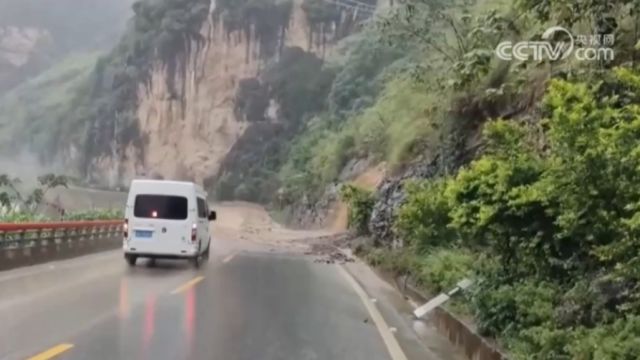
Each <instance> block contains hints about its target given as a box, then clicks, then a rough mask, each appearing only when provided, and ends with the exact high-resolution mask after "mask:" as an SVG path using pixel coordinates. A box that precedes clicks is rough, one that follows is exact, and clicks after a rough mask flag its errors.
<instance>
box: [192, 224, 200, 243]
mask: <svg viewBox="0 0 640 360" xmlns="http://www.w3.org/2000/svg"><path fill="white" fill-rule="evenodd" d="M197 233H198V225H197V224H193V226H192V227H191V241H193V242H195V241H196V235H197Z"/></svg>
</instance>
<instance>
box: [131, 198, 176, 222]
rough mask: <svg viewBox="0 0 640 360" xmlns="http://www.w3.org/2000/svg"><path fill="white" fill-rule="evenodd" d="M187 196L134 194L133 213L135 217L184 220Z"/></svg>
mask: <svg viewBox="0 0 640 360" xmlns="http://www.w3.org/2000/svg"><path fill="white" fill-rule="evenodd" d="M187 208H188V206H187V198H186V197H182V196H167V195H138V196H136V201H135V205H134V208H133V215H134V216H135V217H137V218H147V219H166V220H186V219H187V212H188V209H187Z"/></svg>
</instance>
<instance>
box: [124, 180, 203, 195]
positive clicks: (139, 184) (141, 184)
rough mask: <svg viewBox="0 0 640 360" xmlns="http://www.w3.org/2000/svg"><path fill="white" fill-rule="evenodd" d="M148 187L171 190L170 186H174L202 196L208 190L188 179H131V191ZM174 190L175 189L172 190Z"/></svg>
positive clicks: (156, 189)
mask: <svg viewBox="0 0 640 360" xmlns="http://www.w3.org/2000/svg"><path fill="white" fill-rule="evenodd" d="M143 188H144V189H146V190H150V191H165V190H169V188H173V189H174V190H177V189H182V191H195V192H196V193H199V194H201V195H202V196H207V194H206V191H205V190H204V189H203V188H202V186H200V185H198V184H196V183H193V182H188V181H173V180H146V179H135V180H133V181H131V187H130V188H129V192H131V191H136V192H137V191H139V190H141V189H143ZM170 191H173V190H170Z"/></svg>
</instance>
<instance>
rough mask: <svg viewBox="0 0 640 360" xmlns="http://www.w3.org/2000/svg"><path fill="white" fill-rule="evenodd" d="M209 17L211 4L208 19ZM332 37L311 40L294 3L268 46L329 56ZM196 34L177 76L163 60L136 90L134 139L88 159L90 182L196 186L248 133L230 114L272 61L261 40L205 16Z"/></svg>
mask: <svg viewBox="0 0 640 360" xmlns="http://www.w3.org/2000/svg"><path fill="white" fill-rule="evenodd" d="M214 11H215V9H214V5H212V9H211V12H212V14H213V13H214ZM335 31H336V29H324V30H323V31H322V33H321V34H322V35H321V36H324V37H325V38H324V39H320V40H318V36H319V35H314V34H317V32H315V31H312V27H311V26H309V24H308V23H307V17H306V16H305V13H304V10H303V9H302V6H301V1H294V3H293V6H292V8H291V13H290V16H289V23H288V24H287V25H286V27H284V28H283V31H282V34H281V35H280V36H279V37H278V39H277V42H278V43H277V44H276V46H275V48H283V47H284V46H298V47H301V48H303V49H307V50H309V51H313V52H315V53H316V54H318V55H319V56H320V55H323V54H324V53H326V52H327V51H329V50H330V47H331V45H330V44H331V40H332V38H333V37H332V32H335ZM201 34H202V35H203V39H204V41H202V42H199V43H195V42H194V43H193V44H191V46H190V51H188V52H187V53H186V55H184V56H183V58H181V59H178V64H179V65H178V66H177V67H176V68H178V69H179V71H175V68H170V67H169V66H167V64H166V62H161V61H157V62H156V63H155V65H154V66H153V69H152V71H151V75H150V80H149V81H148V82H147V83H144V84H141V85H140V86H139V90H138V107H137V110H136V112H137V114H136V115H137V121H138V124H137V125H138V130H139V137H140V140H141V141H139V142H137V144H135V145H134V144H131V145H127V147H126V149H122V148H119V146H118V144H113V149H114V151H113V152H112V153H111V154H107V155H103V156H101V157H100V158H98V159H94V160H93V164H92V167H91V168H92V170H91V172H92V174H91V176H92V177H93V178H96V179H107V180H108V183H109V184H108V185H110V186H115V185H118V184H126V183H128V182H129V180H130V179H131V178H133V177H136V176H148V177H161V178H171V179H185V180H186V179H189V180H195V181H197V182H200V183H202V182H203V181H204V180H205V179H206V178H208V177H211V176H212V175H215V174H216V173H217V171H218V169H219V167H220V164H221V162H222V161H223V159H224V158H225V156H226V155H227V153H228V152H229V150H230V149H231V148H232V147H233V145H234V144H235V143H236V141H237V140H238V139H239V138H240V137H241V136H242V135H243V133H244V132H245V130H246V129H247V127H248V123H247V122H245V121H244V119H241V118H239V117H238V116H237V115H236V113H234V97H235V95H236V92H237V88H238V84H239V83H240V81H241V80H243V79H247V78H255V77H257V76H258V75H259V74H260V71H261V69H263V68H264V66H265V64H266V63H267V62H268V61H272V60H274V59H273V57H272V58H271V59H270V58H265V56H264V49H261V46H262V44H263V43H264V42H262V41H261V39H260V34H258V33H257V31H256V29H254V28H251V29H250V30H249V31H247V28H243V29H240V30H238V29H229V28H228V27H225V23H224V22H220V21H216V19H215V16H211V17H210V18H209V20H208V21H206V22H205V23H204V24H203V27H202V31H201ZM327 44H328V45H327ZM325 45H326V46H325ZM277 56H278V54H277V52H276V54H275V55H274V57H277ZM276 108H277V104H272V105H271V106H270V111H268V112H269V113H271V115H273V113H274V112H275V111H273V109H276ZM270 117H271V116H267V119H268V118H270Z"/></svg>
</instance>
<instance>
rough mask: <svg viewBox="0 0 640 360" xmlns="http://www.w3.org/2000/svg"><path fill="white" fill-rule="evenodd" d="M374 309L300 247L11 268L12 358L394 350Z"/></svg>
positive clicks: (115, 255)
mask: <svg viewBox="0 0 640 360" xmlns="http://www.w3.org/2000/svg"><path fill="white" fill-rule="evenodd" d="M365 319H369V314H368V312H367V309H366V308H365V306H364V305H363V302H362V299H361V298H360V297H358V295H357V294H356V292H355V291H354V290H353V288H352V287H351V285H349V283H348V282H347V281H346V280H345V278H344V276H342V275H341V274H340V272H339V269H338V267H337V266H327V265H322V264H315V263H313V262H312V261H310V260H309V259H307V258H304V257H299V256H291V255H276V254H269V253H246V252H228V253H218V254H215V256H213V257H212V258H211V259H210V260H209V263H208V264H206V265H205V266H203V267H202V268H201V269H199V270H196V269H194V268H193V267H192V266H191V265H190V264H188V263H186V262H181V261H158V262H157V263H156V265H155V266H153V267H151V266H149V265H148V264H147V261H146V260H141V261H139V264H138V265H137V266H136V267H135V268H129V267H128V266H127V265H126V264H125V261H124V260H123V259H122V255H121V253H120V252H119V251H113V252H108V253H102V254H97V255H91V256H87V257H83V258H78V259H74V260H69V261H64V262H58V263H52V264H44V265H39V266H36V267H31V268H23V269H17V270H13V271H10V272H4V273H0V359H3V360H4V359H7V360H14V359H27V358H29V357H30V356H33V355H35V354H40V353H42V352H44V351H47V350H48V349H52V348H53V349H54V352H55V347H56V346H59V345H61V346H63V347H64V346H66V350H61V354H60V355H59V356H57V357H55V359H90V360H101V359H104V360H117V359H154V360H162V359H166V360H176V359H198V360H199V359H221V360H234V359H246V360H254V359H255V360H275V359H293V360H307V359H323V360H324V359H328V360H330V359H347V360H358V359H363V360H364V359H366V360H378V359H380V360H388V359H390V355H389V352H388V350H387V348H386V347H385V345H384V342H383V339H382V337H381V334H380V333H379V331H378V330H377V328H376V326H374V325H373V324H372V321H369V320H365ZM64 344H67V345H64ZM71 346H73V347H71ZM58 349H62V348H58Z"/></svg>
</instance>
